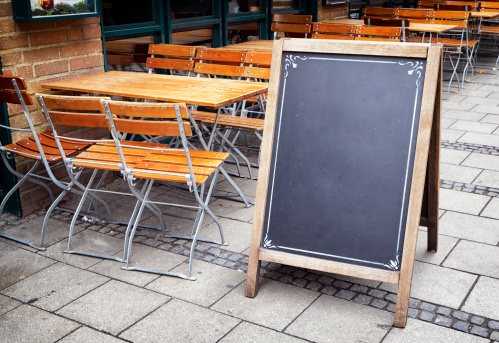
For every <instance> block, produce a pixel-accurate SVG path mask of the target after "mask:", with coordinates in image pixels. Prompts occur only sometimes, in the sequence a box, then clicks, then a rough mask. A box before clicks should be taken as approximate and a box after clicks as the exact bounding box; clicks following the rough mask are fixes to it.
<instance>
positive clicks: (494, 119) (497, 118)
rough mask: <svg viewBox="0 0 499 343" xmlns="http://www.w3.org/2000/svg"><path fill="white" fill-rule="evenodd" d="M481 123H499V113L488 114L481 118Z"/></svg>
mask: <svg viewBox="0 0 499 343" xmlns="http://www.w3.org/2000/svg"><path fill="white" fill-rule="evenodd" d="M480 122H481V123H490V124H499V115H497V114H487V115H486V116H485V117H483V118H482V119H481V120H480Z"/></svg>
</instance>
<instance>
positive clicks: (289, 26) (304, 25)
mask: <svg viewBox="0 0 499 343" xmlns="http://www.w3.org/2000/svg"><path fill="white" fill-rule="evenodd" d="M311 29H312V16H311V15H297V14H274V15H273V16H272V26H271V31H272V32H274V39H277V36H278V33H280V32H281V33H283V34H284V35H285V36H286V37H295V38H307V35H308V34H309V33H310V30H311Z"/></svg>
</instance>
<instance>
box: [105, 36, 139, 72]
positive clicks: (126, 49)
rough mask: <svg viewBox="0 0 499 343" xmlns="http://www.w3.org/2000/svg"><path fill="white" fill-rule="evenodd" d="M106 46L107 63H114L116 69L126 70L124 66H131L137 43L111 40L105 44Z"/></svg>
mask: <svg viewBox="0 0 499 343" xmlns="http://www.w3.org/2000/svg"><path fill="white" fill-rule="evenodd" d="M105 47H106V64H108V65H112V66H113V67H114V69H117V70H120V69H121V70H125V69H126V68H124V67H130V66H131V65H132V64H133V62H134V60H133V54H134V53H135V44H133V43H127V42H121V41H109V42H106V44H105Z"/></svg>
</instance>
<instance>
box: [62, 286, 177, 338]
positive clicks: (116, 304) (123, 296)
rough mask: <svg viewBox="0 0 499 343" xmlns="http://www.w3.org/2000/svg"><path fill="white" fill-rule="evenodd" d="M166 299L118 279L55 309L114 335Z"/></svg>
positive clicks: (166, 299) (63, 314)
mask: <svg viewBox="0 0 499 343" xmlns="http://www.w3.org/2000/svg"><path fill="white" fill-rule="evenodd" d="M169 299H170V298H169V297H167V296H164V295H161V294H158V293H154V292H151V291H148V290H145V289H143V288H138V287H135V286H131V285H128V284H125V283H123V282H120V281H114V280H112V281H110V282H108V283H106V284H104V285H102V286H101V287H99V288H97V289H95V290H93V291H91V292H90V293H88V294H86V295H84V296H82V297H81V298H79V299H78V300H76V301H74V302H72V303H70V304H68V305H66V306H64V307H63V308H62V309H60V310H59V311H57V313H58V314H60V315H62V316H65V317H67V318H71V319H74V320H76V321H78V322H81V323H84V324H86V325H88V326H91V327H93V328H95V329H97V330H100V331H105V332H108V333H111V334H113V335H117V334H118V333H120V332H121V331H123V330H124V329H126V328H127V327H129V326H130V325H132V324H134V323H135V322H137V321H138V320H140V319H141V318H143V317H144V316H146V315H148V314H149V313H151V312H152V311H153V310H155V309H156V308H158V307H160V306H161V305H163V304H164V303H166V302H167V301H168V300H169Z"/></svg>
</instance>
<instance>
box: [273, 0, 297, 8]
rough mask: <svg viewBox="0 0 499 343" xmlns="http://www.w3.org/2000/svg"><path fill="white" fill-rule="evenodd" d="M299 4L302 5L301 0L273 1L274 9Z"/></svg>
mask: <svg viewBox="0 0 499 343" xmlns="http://www.w3.org/2000/svg"><path fill="white" fill-rule="evenodd" d="M299 6H300V0H274V1H273V2H272V9H273V10H280V9H289V8H293V7H299Z"/></svg>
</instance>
